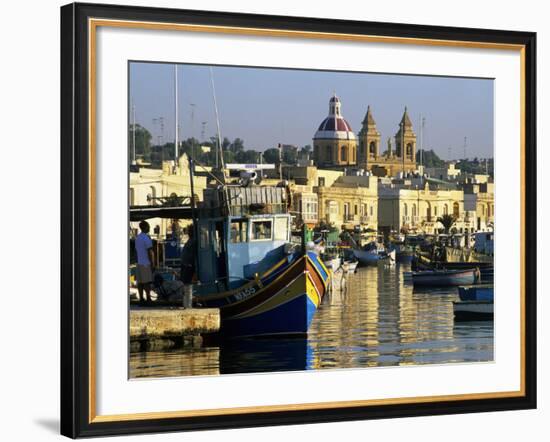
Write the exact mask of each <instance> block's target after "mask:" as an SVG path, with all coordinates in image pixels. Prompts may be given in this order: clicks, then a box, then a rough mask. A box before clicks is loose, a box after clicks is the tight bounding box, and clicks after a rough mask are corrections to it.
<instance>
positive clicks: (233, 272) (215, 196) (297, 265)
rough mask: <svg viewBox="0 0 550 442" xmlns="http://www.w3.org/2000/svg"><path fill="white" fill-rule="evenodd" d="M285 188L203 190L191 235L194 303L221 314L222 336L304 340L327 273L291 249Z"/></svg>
mask: <svg viewBox="0 0 550 442" xmlns="http://www.w3.org/2000/svg"><path fill="white" fill-rule="evenodd" d="M288 199H289V192H288V189H287V188H285V187H284V186H280V187H273V186H271V187H269V186H256V185H249V186H225V187H223V188H216V189H206V190H205V199H204V203H203V205H202V209H201V208H200V207H199V208H198V209H197V210H198V211H199V212H201V213H200V214H199V216H197V217H196V218H195V219H194V225H195V232H196V238H197V244H196V247H197V269H196V273H197V276H198V279H199V281H200V283H199V284H196V285H195V286H194V295H195V302H196V305H197V306H199V307H215V308H219V309H220V316H221V328H220V335H221V336H222V337H237V336H261V335H283V334H284V335H303V334H305V333H307V330H308V327H309V325H310V324H311V321H312V319H313V316H314V314H315V311H316V310H317V308H318V307H319V305H320V304H321V302H322V300H323V296H324V294H325V293H326V292H327V289H328V284H329V281H330V275H331V273H330V272H329V270H328V269H327V268H326V266H325V265H324V264H323V262H322V260H321V259H320V257H319V256H318V255H317V253H315V251H313V250H307V251H306V250H305V249H306V247H305V244H303V243H302V246H301V247H299V246H297V245H293V244H291V238H290V233H291V229H290V222H291V219H290V214H289V213H288V207H289V201H288Z"/></svg>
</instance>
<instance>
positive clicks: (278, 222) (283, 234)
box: [268, 217, 288, 241]
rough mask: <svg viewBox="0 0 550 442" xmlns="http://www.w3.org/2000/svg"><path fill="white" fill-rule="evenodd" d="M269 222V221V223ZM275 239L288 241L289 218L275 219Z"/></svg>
mask: <svg viewBox="0 0 550 442" xmlns="http://www.w3.org/2000/svg"><path fill="white" fill-rule="evenodd" d="M268 222H269V221H268ZM273 230H274V231H273V233H274V235H275V239H276V240H279V241H287V240H288V219H287V218H283V217H281V218H275V228H274V229H273Z"/></svg>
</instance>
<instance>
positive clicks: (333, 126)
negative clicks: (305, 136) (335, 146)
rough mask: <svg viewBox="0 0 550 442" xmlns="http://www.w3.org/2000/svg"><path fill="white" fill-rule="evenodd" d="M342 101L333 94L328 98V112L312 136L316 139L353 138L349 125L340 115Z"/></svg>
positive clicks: (354, 137)
mask: <svg viewBox="0 0 550 442" xmlns="http://www.w3.org/2000/svg"><path fill="white" fill-rule="evenodd" d="M341 107H342V103H341V102H340V99H339V98H338V97H337V96H336V95H333V96H332V97H331V98H330V100H329V106H328V108H329V112H328V117H326V118H325V119H324V120H323V122H322V123H321V124H320V125H319V129H317V132H315V135H314V137H313V139H314V140H316V139H339V140H355V139H356V136H355V134H354V133H353V129H352V128H351V125H350V124H349V123H348V122H347V121H346V120H345V119H344V117H342V112H341Z"/></svg>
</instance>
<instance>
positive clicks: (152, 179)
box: [128, 154, 206, 239]
mask: <svg viewBox="0 0 550 442" xmlns="http://www.w3.org/2000/svg"><path fill="white" fill-rule="evenodd" d="M194 187H195V188H194V190H195V195H198V196H199V198H202V192H203V190H204V188H205V187H206V178H205V177H204V176H195V180H194ZM172 194H175V195H177V196H191V181H190V171H189V159H188V158H187V155H185V154H184V155H182V156H181V157H180V158H179V160H178V165H177V167H174V162H173V161H164V162H163V164H162V169H151V168H148V167H140V168H139V170H138V171H137V172H130V188H129V195H128V205H129V206H148V205H150V206H155V205H162V199H163V198H166V197H169V196H170V195H172ZM148 222H149V224H150V226H151V235H152V236H153V237H155V238H159V239H163V238H165V237H166V234H167V233H171V229H172V222H171V220H169V219H163V218H152V219H149V220H148ZM179 224H180V227H183V226H185V225H186V224H189V221H186V220H182V221H180V223H179ZM138 225H139V223H137V222H132V223H130V228H131V229H132V230H134V232H138Z"/></svg>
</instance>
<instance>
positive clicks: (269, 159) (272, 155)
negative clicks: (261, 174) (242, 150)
mask: <svg viewBox="0 0 550 442" xmlns="http://www.w3.org/2000/svg"><path fill="white" fill-rule="evenodd" d="M264 158H265V162H266V163H268V164H276V165H278V164H279V149H277V148H276V147H272V148H271V149H267V150H266V151H265V152H264Z"/></svg>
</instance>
